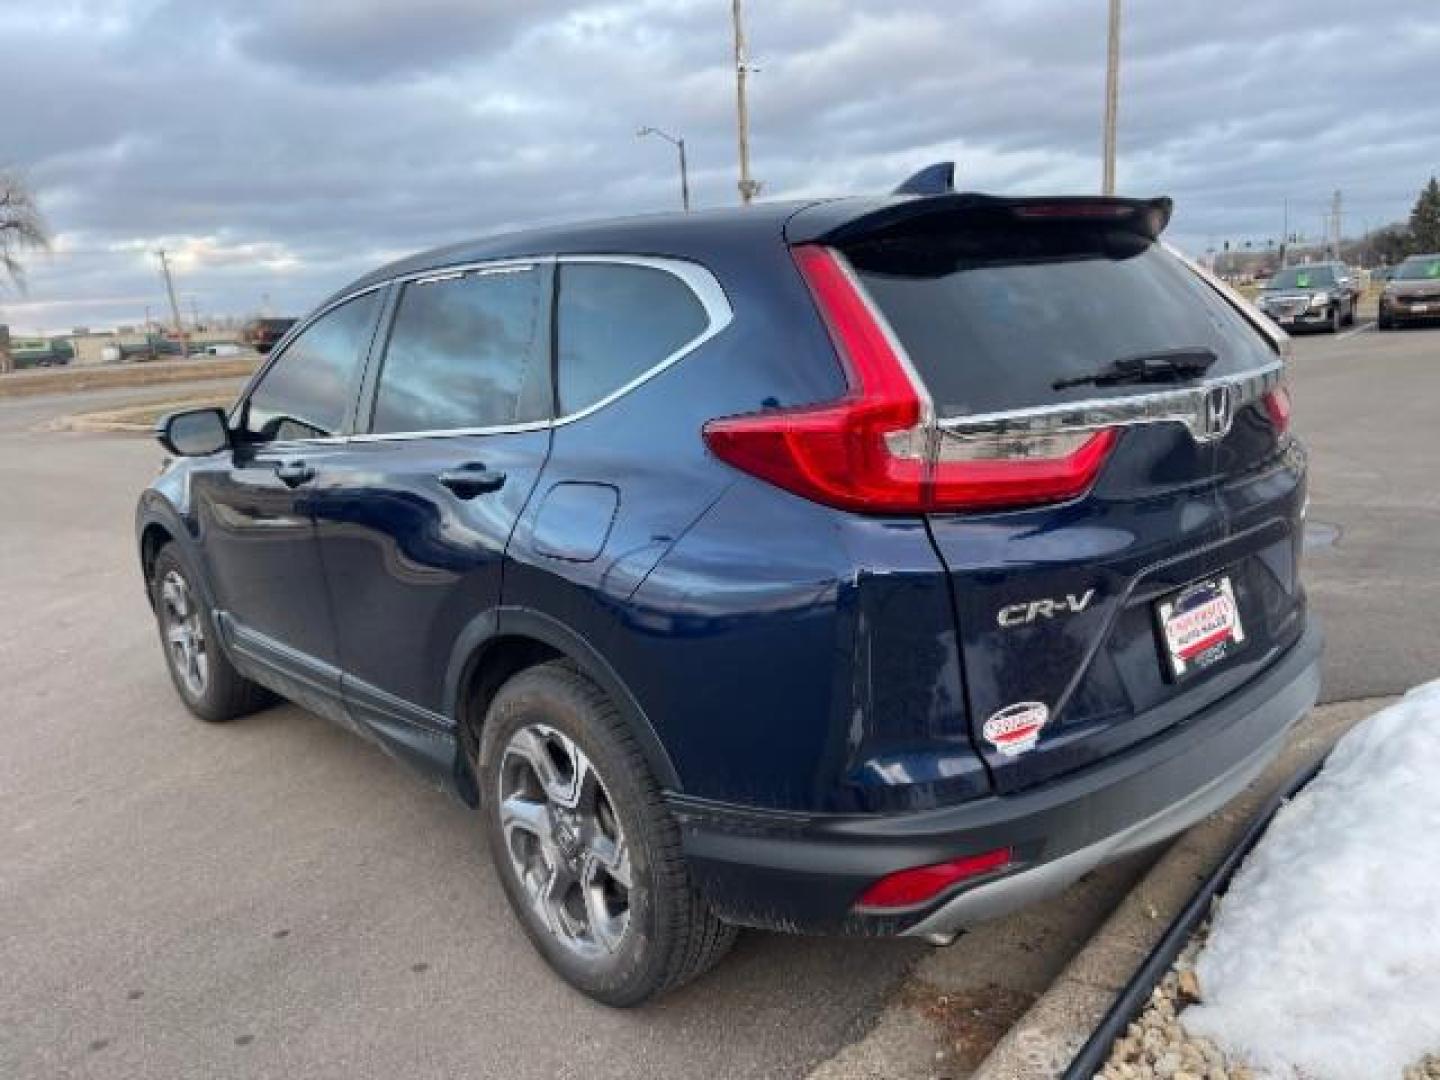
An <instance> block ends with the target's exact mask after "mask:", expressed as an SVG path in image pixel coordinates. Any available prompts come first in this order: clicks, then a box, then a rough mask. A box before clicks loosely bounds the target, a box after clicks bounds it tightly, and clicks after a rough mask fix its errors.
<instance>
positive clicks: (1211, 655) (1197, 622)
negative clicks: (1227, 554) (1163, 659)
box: [1156, 575, 1245, 679]
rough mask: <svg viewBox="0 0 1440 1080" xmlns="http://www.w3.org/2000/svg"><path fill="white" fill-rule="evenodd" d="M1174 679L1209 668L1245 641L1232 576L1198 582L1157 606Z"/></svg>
mask: <svg viewBox="0 0 1440 1080" xmlns="http://www.w3.org/2000/svg"><path fill="white" fill-rule="evenodd" d="M1156 612H1157V614H1158V615H1159V617H1160V630H1161V632H1162V634H1163V635H1164V637H1165V651H1166V654H1167V658H1168V660H1169V662H1170V672H1171V674H1172V675H1174V676H1175V678H1177V679H1179V678H1183V677H1184V676H1186V675H1188V674H1190V673H1192V672H1194V671H1198V670H1201V669H1203V668H1207V667H1209V666H1210V665H1211V664H1214V663H1217V662H1218V661H1220V660H1223V659H1224V658H1225V657H1226V656H1229V655H1230V653H1231V652H1232V651H1234V649H1235V647H1236V646H1237V645H1239V644H1240V643H1241V642H1242V641H1244V640H1245V631H1244V629H1243V628H1242V627H1241V626H1240V609H1239V607H1238V605H1237V604H1236V603H1235V589H1234V588H1233V587H1232V586H1231V584H1230V578H1229V576H1228V575H1227V576H1225V577H1218V578H1212V579H1210V580H1208V581H1198V582H1196V583H1195V584H1194V585H1189V586H1187V587H1186V588H1184V589H1181V590H1180V591H1179V592H1178V593H1175V594H1174V595H1173V596H1169V597H1167V598H1166V599H1164V600H1161V601H1160V603H1159V604H1157V605H1156Z"/></svg>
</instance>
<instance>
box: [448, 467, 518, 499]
mask: <svg viewBox="0 0 1440 1080" xmlns="http://www.w3.org/2000/svg"><path fill="white" fill-rule="evenodd" d="M440 483H442V484H444V485H445V486H446V487H447V488H449V489H450V490H451V491H453V492H454V493H455V494H456V495H457V496H459V497H460V498H462V499H473V498H475V496H476V495H484V494H487V493H489V492H491V491H499V490H500V489H501V488H502V487H504V486H505V474H504V473H503V472H497V471H496V470H494V469H487V468H486V467H485V466H484V465H483V464H481V463H480V462H475V463H473V464H470V465H461V466H459V467H457V468H454V469H446V470H445V471H444V472H442V473H441V474H440Z"/></svg>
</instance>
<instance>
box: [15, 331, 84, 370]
mask: <svg viewBox="0 0 1440 1080" xmlns="http://www.w3.org/2000/svg"><path fill="white" fill-rule="evenodd" d="M10 357H11V360H12V361H13V363H14V369H15V370H16V371H23V370H25V369H26V368H42V367H63V366H64V365H66V364H68V363H70V362H71V361H72V360H74V359H75V347H74V346H73V345H71V344H70V342H68V341H66V340H65V339H64V338H43V337H39V338H11V340H10Z"/></svg>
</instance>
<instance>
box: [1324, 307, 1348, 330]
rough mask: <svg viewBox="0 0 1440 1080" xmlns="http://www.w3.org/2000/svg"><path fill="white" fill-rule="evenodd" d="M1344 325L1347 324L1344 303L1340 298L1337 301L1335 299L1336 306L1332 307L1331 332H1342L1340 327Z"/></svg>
mask: <svg viewBox="0 0 1440 1080" xmlns="http://www.w3.org/2000/svg"><path fill="white" fill-rule="evenodd" d="M1344 325H1345V311H1344V305H1343V304H1341V303H1340V301H1339V300H1336V301H1335V306H1334V307H1333V308H1331V309H1330V325H1329V328H1328V329H1329V330H1330V333H1332V334H1338V333H1340V328H1341V327H1342V326H1344Z"/></svg>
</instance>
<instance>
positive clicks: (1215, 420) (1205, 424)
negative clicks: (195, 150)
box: [1198, 385, 1235, 442]
mask: <svg viewBox="0 0 1440 1080" xmlns="http://www.w3.org/2000/svg"><path fill="white" fill-rule="evenodd" d="M1234 419H1235V392H1234V388H1233V387H1231V386H1229V385H1221V386H1212V387H1210V389H1208V390H1206V391H1205V408H1204V412H1203V415H1202V416H1201V425H1200V432H1199V435H1198V438H1199V440H1200V441H1201V442H1211V441H1212V440H1214V439H1221V438H1224V437H1225V436H1226V435H1227V434H1229V432H1230V424H1231V423H1232V422H1233V421H1234Z"/></svg>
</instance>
